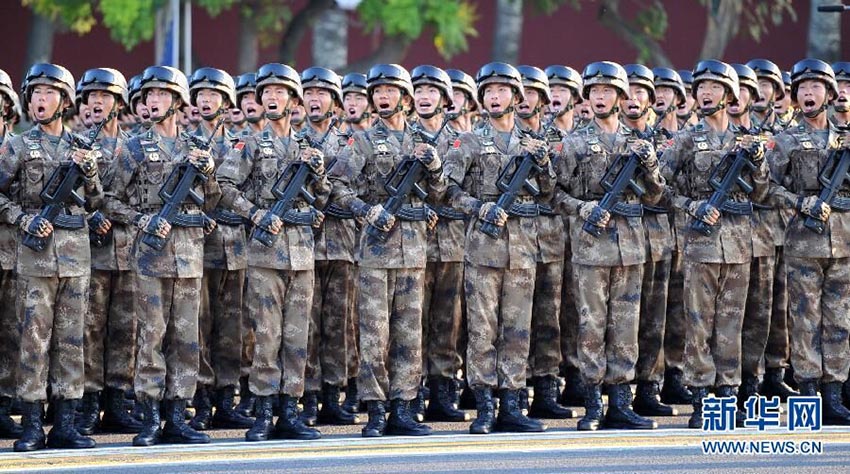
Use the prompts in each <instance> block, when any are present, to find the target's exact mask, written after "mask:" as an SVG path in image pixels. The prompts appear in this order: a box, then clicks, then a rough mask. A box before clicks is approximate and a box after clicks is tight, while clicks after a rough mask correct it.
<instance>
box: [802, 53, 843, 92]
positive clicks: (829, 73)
mask: <svg viewBox="0 0 850 474" xmlns="http://www.w3.org/2000/svg"><path fill="white" fill-rule="evenodd" d="M807 79H815V80H819V81H821V82H823V83H824V84H825V85H826V88H827V90H828V91H829V92H831V93H832V97H827V102H829V101H830V100H832V98H834V97H836V96H837V95H838V83H837V82H836V80H835V71H833V70H832V66H830V65H829V64H827V63H825V62H823V61H821V60H820V59H812V58H807V59H803V60H802V61H798V62H797V63H796V64H794V67H792V68H791V98H792V99H794V100H796V99H797V89H798V88H799V87H800V83H801V82H803V81H805V80H807Z"/></svg>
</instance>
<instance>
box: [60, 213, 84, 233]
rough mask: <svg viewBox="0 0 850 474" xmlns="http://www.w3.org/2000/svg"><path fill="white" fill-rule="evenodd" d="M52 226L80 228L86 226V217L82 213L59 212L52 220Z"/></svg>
mask: <svg viewBox="0 0 850 474" xmlns="http://www.w3.org/2000/svg"><path fill="white" fill-rule="evenodd" d="M53 226H54V227H58V228H60V229H66V230H77V229H82V228H83V227H85V226H86V217H85V216H83V215H73V214H59V215H58V216H56V219H54V220H53Z"/></svg>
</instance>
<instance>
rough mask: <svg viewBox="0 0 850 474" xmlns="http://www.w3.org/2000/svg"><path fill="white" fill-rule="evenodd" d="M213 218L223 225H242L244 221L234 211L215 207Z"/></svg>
mask: <svg viewBox="0 0 850 474" xmlns="http://www.w3.org/2000/svg"><path fill="white" fill-rule="evenodd" d="M213 219H215V221H216V222H218V223H219V224H224V225H234V226H235V225H242V224H244V223H245V219H243V218H242V216H240V215H239V214H236V213H235V212H232V211H228V210H226V209H221V208H216V209H215V211H213Z"/></svg>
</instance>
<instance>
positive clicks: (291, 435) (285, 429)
mask: <svg viewBox="0 0 850 474" xmlns="http://www.w3.org/2000/svg"><path fill="white" fill-rule="evenodd" d="M280 403H281V405H283V406H282V408H281V409H282V410H283V414H281V415H280V416H279V417H278V419H277V423H276V424H275V425H274V434H275V437H276V438H281V439H319V438H321V437H322V433H319V430H317V429H314V428H310V427H309V426H307V425H305V424H304V422H303V420H302V418H300V417H299V416H298V399H297V398H295V397H292V396H289V395H286V394H284V395H281V396H280Z"/></svg>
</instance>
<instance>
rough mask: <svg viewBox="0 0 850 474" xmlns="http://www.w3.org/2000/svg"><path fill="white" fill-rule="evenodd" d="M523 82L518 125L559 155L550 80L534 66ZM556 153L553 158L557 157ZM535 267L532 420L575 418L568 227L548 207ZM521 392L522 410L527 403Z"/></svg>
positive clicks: (540, 222)
mask: <svg viewBox="0 0 850 474" xmlns="http://www.w3.org/2000/svg"><path fill="white" fill-rule="evenodd" d="M517 71H519V73H520V76H521V77H522V86H523V89H524V91H525V100H524V101H522V102H520V103H519V104H518V105H517V112H516V114H517V117H518V121H517V124H518V125H519V127H520V130H522V132H523V134H524V135H527V136H529V137H532V138H535V139H539V140H542V141H545V142H546V144H547V146H549V144H551V148H553V149H554V150H555V151H556V152H560V149H559V148H560V146H561V143H560V142H561V138H562V134H561V132H560V131H559V130H557V129H556V128H555V127H553V126H552V122H553V121H554V118H553V119H550V122H549V125H548V126H547V127H545V128H544V126H543V124H542V123H541V119H542V116H543V110H544V109H545V108H546V107H548V106H549V105H550V104H551V103H552V95H551V92H550V91H549V78H548V77H547V75H546V73H545V72H543V71H542V70H541V69H539V68H536V67H533V66H519V67H518V68H517ZM553 154H554V153H553ZM537 243H538V246H539V251H538V254H537V257H536V258H537V268H536V270H535V281H534V301H533V304H532V309H531V341H530V350H529V357H528V361H529V367H530V368H531V370H530V374H529V375H530V376H531V379H530V380H531V382H532V384H533V386H534V401H533V403H532V405H531V407H529V411H528V414H529V416H532V417H535V418H556V419H563V418H572V417H574V416H575V413H574V412H573V411H572V410H570V409H567V408H564V407H562V406H560V405H558V395H559V380H558V372H559V370H560V365H561V360H562V359H561V328H560V314H561V281H562V278H563V273H564V222H563V219H562V218H561V216H560V215H559V214H557V213H556V212H554V211H553V210H552V209H551V207H549V206H541V208H540V216H539V217H538V219H537ZM527 394H528V392H526V391H525V390H524V391H523V392H521V395H523V398H524V402H525V403H524V405H527V402H528V399H527Z"/></svg>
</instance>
